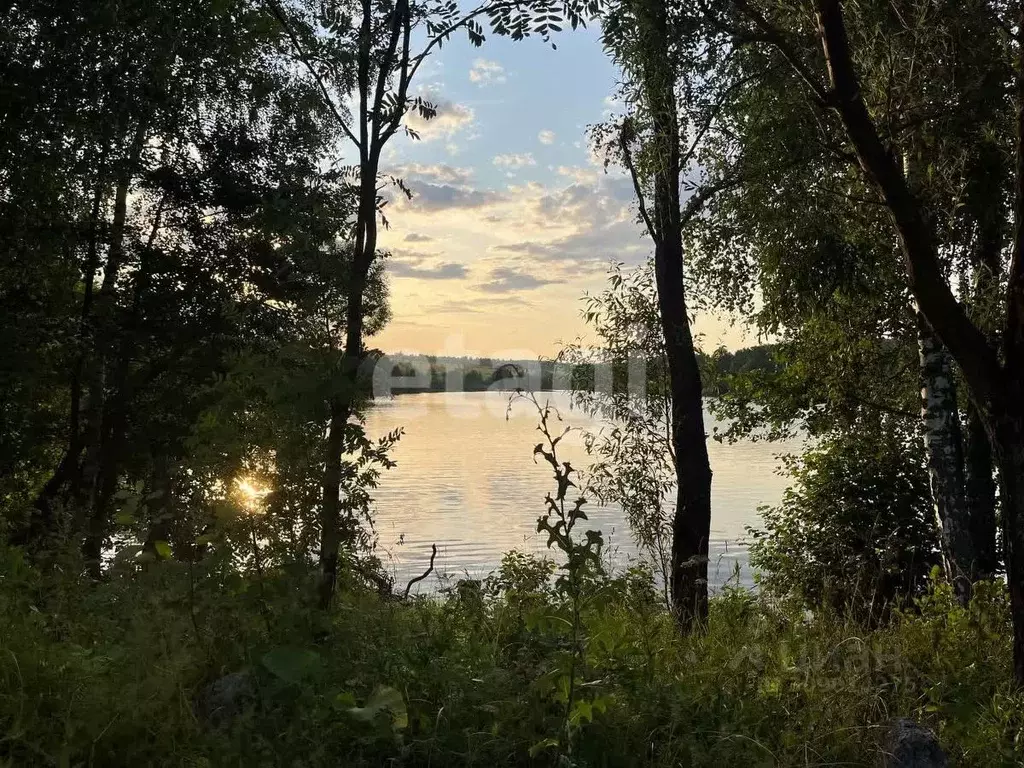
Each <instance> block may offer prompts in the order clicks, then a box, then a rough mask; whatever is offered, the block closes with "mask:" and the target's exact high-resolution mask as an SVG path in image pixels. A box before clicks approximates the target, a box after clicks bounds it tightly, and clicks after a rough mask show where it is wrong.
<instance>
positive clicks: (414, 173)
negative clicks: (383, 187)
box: [388, 163, 473, 184]
mask: <svg viewBox="0 0 1024 768" xmlns="http://www.w3.org/2000/svg"><path fill="white" fill-rule="evenodd" d="M388 172H389V173H392V174H394V175H395V176H398V177H399V178H401V179H403V180H405V181H427V182H432V183H438V184H467V183H468V182H469V180H470V179H472V178H473V169H472V168H458V167H456V166H453V165H446V164H444V163H435V164H427V163H404V164H402V165H396V166H395V167H394V168H392V169H390V170H389V171H388Z"/></svg>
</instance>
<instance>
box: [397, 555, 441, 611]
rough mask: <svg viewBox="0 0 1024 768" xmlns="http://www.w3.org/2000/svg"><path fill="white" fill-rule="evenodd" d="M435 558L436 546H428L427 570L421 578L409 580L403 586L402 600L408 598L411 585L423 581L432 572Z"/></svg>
mask: <svg viewBox="0 0 1024 768" xmlns="http://www.w3.org/2000/svg"><path fill="white" fill-rule="evenodd" d="M435 557H437V544H431V545H430V565H429V566H428V567H427V570H425V571H424V572H423V575H422V576H416V577H415V578H412V579H409V583H408V584H406V585H405V594H403V595H402V599H403V600H405V599H406V598H407V597H409V590H411V589H412V585H413V584H416V583H418V582H421V581H423V580H424V579H425V578H427V576H429V575H430V574H431V573H432V572H433V570H434V558H435Z"/></svg>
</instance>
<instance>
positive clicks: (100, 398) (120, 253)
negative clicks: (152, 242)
mask: <svg viewBox="0 0 1024 768" xmlns="http://www.w3.org/2000/svg"><path fill="white" fill-rule="evenodd" d="M147 126H148V121H147V120H146V118H140V119H139V122H138V124H137V125H136V128H135V133H134V135H133V137H132V139H131V145H130V146H129V149H128V154H127V157H126V158H125V160H124V161H123V162H124V165H123V166H122V168H121V169H120V172H119V174H118V178H117V187H116V189H115V192H114V217H113V221H112V223H111V228H110V240H109V245H108V248H107V258H106V261H105V263H104V265H103V282H102V283H101V284H100V289H99V291H97V293H96V305H95V311H94V318H93V329H94V333H95V336H94V340H95V343H94V345H93V349H94V354H93V356H92V360H91V361H90V366H89V377H88V379H89V385H88V391H89V399H88V403H87V405H88V408H87V410H86V412H85V417H86V418H85V424H86V427H85V439H84V445H85V456H84V458H83V459H82V485H81V488H80V489H79V505H80V506H81V507H82V509H83V511H84V512H85V514H86V525H85V542H84V544H83V545H82V553H83V555H84V556H85V561H86V567H87V568H88V570H89V573H90V575H92V576H93V577H99V575H100V573H101V570H102V565H101V564H102V554H103V544H104V542H105V541H106V536H107V519H106V512H105V509H104V507H105V505H104V504H101V503H99V501H100V490H101V489H100V467H101V464H102V461H103V455H102V453H103V448H104V442H105V441H104V423H105V422H106V421H107V419H108V418H109V417H108V415H107V403H106V388H107V375H108V371H107V368H108V365H109V363H110V361H111V359H112V358H113V356H114V354H115V351H116V348H117V347H116V345H117V338H118V327H117V318H116V313H117V281H118V278H119V276H120V272H121V267H122V266H123V263H124V256H125V235H126V230H127V221H128V193H129V192H130V191H131V185H132V180H133V178H134V176H135V169H136V167H137V166H138V164H139V159H140V157H141V156H142V149H143V145H144V143H145V138H146V131H147Z"/></svg>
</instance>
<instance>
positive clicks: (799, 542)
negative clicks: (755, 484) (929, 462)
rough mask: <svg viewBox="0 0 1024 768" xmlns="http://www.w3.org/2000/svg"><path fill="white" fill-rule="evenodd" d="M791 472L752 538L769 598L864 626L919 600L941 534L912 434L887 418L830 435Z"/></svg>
mask: <svg viewBox="0 0 1024 768" xmlns="http://www.w3.org/2000/svg"><path fill="white" fill-rule="evenodd" d="M788 469H789V471H790V473H791V474H792V476H793V479H794V484H793V486H792V487H790V488H789V489H788V490H787V491H786V494H785V496H784V498H783V500H782V503H781V504H780V505H779V506H777V507H774V508H767V509H764V510H762V513H763V521H764V522H763V525H764V527H763V528H762V529H761V530H757V531H753V532H752V533H753V535H754V543H753V546H752V548H751V562H752V563H753V565H755V566H756V567H757V568H759V569H761V571H762V576H761V584H762V586H763V587H764V589H765V590H767V591H768V592H769V593H771V594H773V595H776V596H789V597H795V598H796V599H797V600H798V601H800V602H801V603H802V604H803V605H804V606H806V607H808V608H812V609H818V608H822V607H826V606H827V607H829V608H830V609H833V610H836V611H840V612H846V611H855V612H856V613H857V615H858V616H859V617H860V618H863V619H867V618H871V617H874V618H877V616H878V615H879V614H880V613H882V612H884V611H885V610H886V609H887V607H888V606H889V605H890V604H891V603H892V602H893V601H896V600H899V599H901V598H907V597H913V596H916V595H919V594H921V593H922V591H923V590H924V588H925V581H926V578H927V576H928V574H929V572H930V571H931V569H932V567H933V566H934V565H936V564H937V562H938V557H937V546H938V533H937V530H936V527H935V522H934V512H933V510H932V507H931V495H930V492H929V488H928V476H927V473H926V471H925V468H924V467H923V465H922V456H921V451H920V448H919V444H918V442H917V440H916V437H915V433H914V432H913V430H912V429H907V428H905V427H904V426H902V425H901V424H900V423H897V422H894V421H889V420H885V419H883V420H880V421H875V422H874V423H864V424H862V425H861V427H860V428H858V429H857V430H855V431H845V430H844V431H838V432H834V433H832V434H830V435H828V436H826V437H825V438H824V439H822V440H821V441H820V442H819V443H818V444H817V445H815V446H814V447H812V448H810V449H809V450H808V451H807V452H806V453H804V455H803V456H802V457H801V458H800V459H798V460H795V459H790V460H789V467H788Z"/></svg>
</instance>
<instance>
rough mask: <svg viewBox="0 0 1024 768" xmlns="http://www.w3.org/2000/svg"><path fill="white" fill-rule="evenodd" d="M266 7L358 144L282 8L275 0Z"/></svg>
mask: <svg viewBox="0 0 1024 768" xmlns="http://www.w3.org/2000/svg"><path fill="white" fill-rule="evenodd" d="M265 2H266V4H267V7H268V8H270V12H271V13H272V14H273V15H274V18H276V19H277V22H278V24H280V25H281V27H282V29H284V31H285V32H286V33H287V35H288V38H289V39H290V40H291V43H292V48H294V49H295V54H296V55H297V56H298V57H299V60H300V61H301V62H302V63H303V64H304V65H305V67H306V69H307V71H308V72H309V74H311V75H312V76H313V79H314V80H315V81H316V84H317V86H318V87H319V89H320V95H321V96H323V99H324V102H326V104H327V106H328V107H329V108H330V110H331V112H332V113H333V114H334V117H335V119H336V120H337V121H338V125H340V126H341V129H342V130H343V131H344V132H345V135H346V136H348V138H349V139H350V140H351V141H352V143H353V144H355V145H356V146H357V147H358V146H359V140H358V139H356V137H355V135H353V133H352V131H351V129H350V128H349V127H348V123H347V122H346V120H345V117H344V115H342V114H341V110H339V109H338V106H337V105H336V104H335V103H334V99H332V98H331V94H330V91H328V90H327V86H326V85H324V81H323V78H322V77H320V73H319V72H317V71H316V69H315V68H314V67H313V62H312V61H310V59H309V56H308V55H307V54H306V51H305V49H304V48H303V47H302V43H301V42H300V41H299V37H298V35H296V34H295V30H293V29H292V26H291V24H289V23H288V19H287V17H285V15H284V10H283V9H282V8H281V6H280V5H279V4H278V2H277V0H265Z"/></svg>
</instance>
